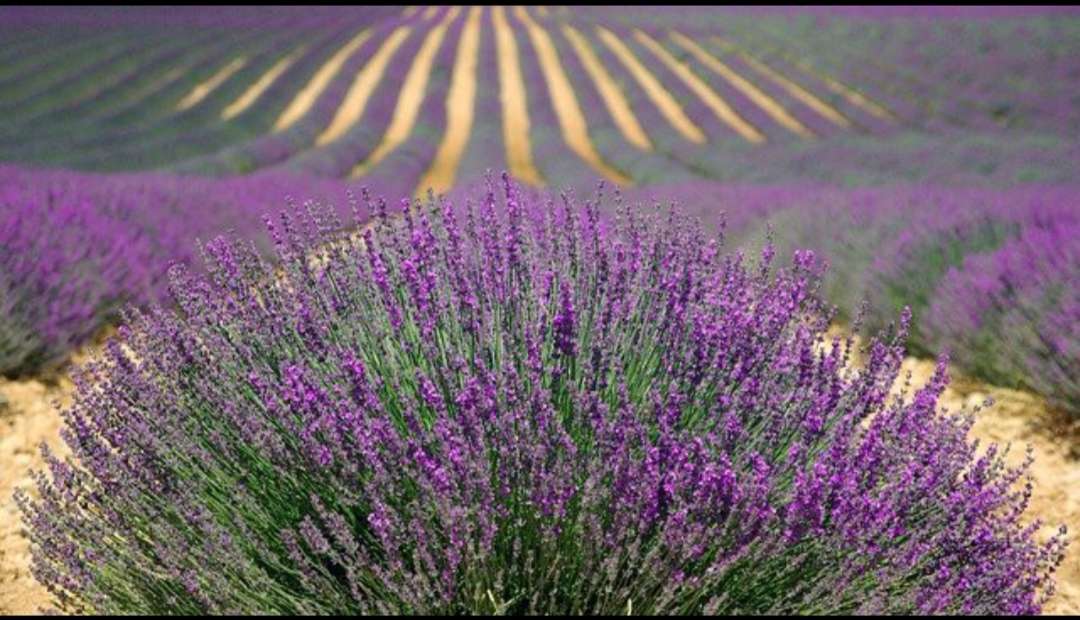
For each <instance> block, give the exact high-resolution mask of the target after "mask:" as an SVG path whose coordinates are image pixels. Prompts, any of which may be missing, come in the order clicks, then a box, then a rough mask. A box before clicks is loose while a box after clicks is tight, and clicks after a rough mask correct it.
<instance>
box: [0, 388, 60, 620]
mask: <svg viewBox="0 0 1080 620" xmlns="http://www.w3.org/2000/svg"><path fill="white" fill-rule="evenodd" d="M72 390H73V386H72V383H71V381H70V380H69V379H67V378H66V377H62V378H60V379H59V382H58V383H56V384H46V383H43V382H41V381H38V380H26V381H4V380H3V379H0V399H3V400H4V401H6V403H7V404H6V405H3V406H2V407H0V615H22V614H34V613H38V612H39V611H40V610H41V609H43V608H47V607H49V606H50V597H49V593H48V591H47V590H45V588H44V587H42V586H41V585H40V584H38V582H37V581H35V580H34V578H33V576H32V575H31V574H30V541H29V539H28V538H27V536H26V532H25V530H24V528H23V524H22V515H21V513H20V512H19V509H18V507H17V506H16V505H15V500H14V498H13V497H12V493H13V492H14V491H15V489H16V488H23V489H28V490H29V489H32V488H33V487H34V483H33V479H32V478H31V477H30V474H31V472H33V471H39V470H41V469H42V468H43V467H44V466H45V462H44V460H43V459H42V458H41V452H40V451H39V450H38V445H40V444H41V443H42V442H46V443H48V444H49V447H50V448H52V449H53V450H55V451H56V453H57V454H62V455H66V454H68V450H67V446H65V445H64V443H63V442H62V441H61V440H60V428H61V422H60V415H59V413H58V411H57V409H56V408H55V407H54V404H55V403H57V402H59V403H62V404H63V405H64V406H66V405H68V404H70V402H71V393H72Z"/></svg>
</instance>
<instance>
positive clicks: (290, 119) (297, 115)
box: [274, 28, 371, 132]
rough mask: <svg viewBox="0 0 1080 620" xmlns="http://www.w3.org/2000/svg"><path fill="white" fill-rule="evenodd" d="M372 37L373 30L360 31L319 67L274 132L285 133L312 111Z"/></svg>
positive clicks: (290, 104) (278, 122) (283, 114)
mask: <svg viewBox="0 0 1080 620" xmlns="http://www.w3.org/2000/svg"><path fill="white" fill-rule="evenodd" d="M370 36H371V29H370V28H365V29H363V30H362V31H360V33H359V34H357V35H356V36H355V37H353V38H352V40H350V41H349V42H348V43H346V44H345V45H344V46H342V47H341V49H339V50H338V51H337V52H335V53H334V55H333V56H331V57H330V59H329V60H327V61H326V62H325V63H323V66H321V67H319V70H318V71H316V72H315V75H313V76H311V79H310V80H308V83H307V84H306V85H304V88H303V89H301V90H300V92H298V93H296V96H295V97H293V100H292V101H291V102H290V103H289V105H288V107H286V108H285V110H284V111H283V112H282V113H281V116H279V117H278V119H277V122H275V123H274V131H275V132H277V131H285V130H286V129H288V128H289V127H292V126H293V125H294V124H296V122H297V121H299V120H300V119H301V118H304V115H305V114H307V113H308V111H309V110H311V107H312V106H314V105H315V102H316V101H317V100H318V99H319V95H321V94H322V93H323V91H324V90H326V87H327V86H329V85H330V81H331V80H333V79H334V76H336V75H337V74H338V71H341V66H342V65H344V64H345V61H346V60H348V59H349V56H351V55H352V53H353V52H355V51H356V50H357V49H358V48H359V47H360V46H361V45H363V44H364V41H367V40H368V37H370Z"/></svg>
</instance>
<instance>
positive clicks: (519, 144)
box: [491, 6, 544, 185]
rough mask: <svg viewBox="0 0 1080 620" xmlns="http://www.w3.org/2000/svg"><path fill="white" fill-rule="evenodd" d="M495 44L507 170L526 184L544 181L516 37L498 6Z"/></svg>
mask: <svg viewBox="0 0 1080 620" xmlns="http://www.w3.org/2000/svg"><path fill="white" fill-rule="evenodd" d="M491 23H492V25H494V27H495V46H496V51H497V54H498V59H499V99H500V101H501V102H502V113H503V114H502V120H503V123H502V128H503V144H504V145H505V146H506V163H507V166H509V168H510V173H511V174H512V175H514V176H515V177H517V178H518V179H519V180H521V181H524V182H525V183H528V184H529V185H543V184H544V178H543V177H542V176H541V175H540V171H539V170H537V169H536V164H534V163H533V157H532V144H531V142H530V140H529V104H528V95H527V94H526V90H525V80H524V79H523V78H522V77H521V65H520V64H519V63H518V48H517V40H516V39H515V38H514V32H513V30H511V29H510V23H509V22H507V21H506V11H505V10H504V9H503V7H501V6H496V7H493V8H492V9H491Z"/></svg>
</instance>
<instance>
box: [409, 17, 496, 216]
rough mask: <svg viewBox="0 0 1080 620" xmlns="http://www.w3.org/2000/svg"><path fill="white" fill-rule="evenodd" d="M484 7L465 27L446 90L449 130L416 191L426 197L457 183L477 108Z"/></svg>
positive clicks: (469, 19) (468, 20)
mask: <svg viewBox="0 0 1080 620" xmlns="http://www.w3.org/2000/svg"><path fill="white" fill-rule="evenodd" d="M480 10H481V9H480V7H475V6H474V7H473V8H472V9H470V10H469V17H468V19H467V20H466V22H465V28H464V29H462V31H461V39H459V40H458V48H457V59H456V60H455V62H454V72H453V74H451V76H450V90H449V91H448V92H447V93H446V132H445V133H444V134H443V139H442V142H441V143H440V144H439V150H438V151H437V152H436V153H435V159H434V161H432V163H431V167H430V168H428V170H427V172H425V173H424V176H423V177H422V178H421V179H420V183H419V185H418V186H417V188H416V195H417V196H419V197H422V196H424V195H426V194H427V190H428V189H429V188H430V189H432V190H434V192H435V193H436V194H438V193H440V192H445V191H446V190H448V189H450V187H451V186H453V184H454V177H456V176H457V168H458V164H459V163H460V162H461V155H462V153H464V152H465V147H466V146H468V144H469V135H470V134H471V133H472V124H473V116H474V114H475V112H476V109H475V104H476V67H477V62H478V58H479V56H480Z"/></svg>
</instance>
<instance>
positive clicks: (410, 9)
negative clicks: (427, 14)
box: [401, 5, 420, 17]
mask: <svg viewBox="0 0 1080 620" xmlns="http://www.w3.org/2000/svg"><path fill="white" fill-rule="evenodd" d="M419 10H420V7H418V6H414V5H410V6H407V7H405V10H404V11H402V12H401V15H402V16H404V17H412V16H413V15H415V14H416V12H417V11H419Z"/></svg>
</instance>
